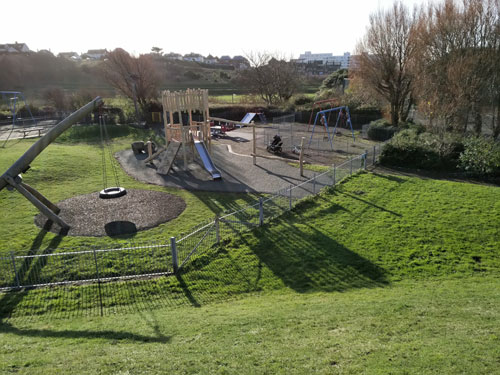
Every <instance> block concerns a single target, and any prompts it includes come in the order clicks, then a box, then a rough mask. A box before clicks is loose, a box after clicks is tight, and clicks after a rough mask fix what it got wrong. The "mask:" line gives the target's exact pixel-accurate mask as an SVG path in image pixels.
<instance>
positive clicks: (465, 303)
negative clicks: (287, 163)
mask: <svg viewBox="0 0 500 375" xmlns="http://www.w3.org/2000/svg"><path fill="white" fill-rule="evenodd" d="M499 290H500V281H499V279H498V278H493V277H490V278H475V277H470V278H464V279H462V280H457V279H455V280H444V281H419V282H415V281H405V282H400V283H397V284H396V285H394V286H391V287H387V288H375V289H358V290H351V291H348V292H345V293H339V292H334V293H308V294H297V293H294V292H291V291H289V290H282V291H279V292H273V293H264V294H260V295H257V296H250V297H248V298H245V299H242V300H239V301H233V302H231V303H222V304H210V305H207V306H202V307H200V308H191V307H180V308H175V309H172V308H163V309H160V310H154V309H153V310H150V309H146V310H143V311H130V312H128V313H122V314H120V315H119V316H117V315H110V316H105V317H104V318H89V317H75V318H72V319H56V318H52V319H50V320H45V319H38V320H14V321H7V322H5V321H4V322H2V323H0V342H1V344H0V353H1V355H2V361H0V372H2V373H18V374H46V373H51V374H70V373H72V374H73V373H78V374H97V373H99V374H146V373H155V374H160V373H175V374H211V373H217V374H311V373H319V374H360V373H363V374H458V373H461V374H495V373H496V374H498V358H499V355H500V332H499V327H498V320H499V319H500V313H499V311H500V294H499Z"/></svg>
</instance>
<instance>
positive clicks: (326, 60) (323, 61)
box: [295, 51, 351, 70]
mask: <svg viewBox="0 0 500 375" xmlns="http://www.w3.org/2000/svg"><path fill="white" fill-rule="evenodd" d="M295 62H296V63H297V64H320V65H324V66H337V65H338V66H340V69H349V65H350V63H351V54H350V52H345V53H344V54H343V55H341V56H333V54H332V53H311V51H306V52H305V53H303V54H301V55H300V56H299V58H298V59H297V60H295ZM329 70H330V69H329Z"/></svg>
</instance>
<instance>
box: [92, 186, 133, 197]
mask: <svg viewBox="0 0 500 375" xmlns="http://www.w3.org/2000/svg"><path fill="white" fill-rule="evenodd" d="M125 194H127V190H125V188H122V187H118V186H114V187H109V188H106V189H103V190H101V191H100V192H99V198H102V199H113V198H120V197H123V196H124V195H125Z"/></svg>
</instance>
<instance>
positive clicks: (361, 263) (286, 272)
mask: <svg viewBox="0 0 500 375" xmlns="http://www.w3.org/2000/svg"><path fill="white" fill-rule="evenodd" d="M279 223H280V225H279V229H277V227H276V226H273V227H269V226H265V227H262V228H259V229H258V230H257V233H256V237H257V238H258V239H259V241H258V244H257V245H256V246H253V247H252V250H253V251H254V253H255V254H256V255H257V257H258V258H259V260H260V261H261V262H262V263H263V264H264V265H265V266H266V267H267V268H269V269H270V270H271V271H272V272H273V274H274V275H275V276H277V277H279V278H280V279H281V280H282V281H283V283H284V284H285V285H286V286H288V287H290V288H292V289H293V290H295V291H297V292H315V291H327V292H331V291H345V290H349V289H353V288H367V287H380V286H384V285H387V284H388V281H387V279H386V276H385V272H384V270H383V269H382V268H380V267H378V266H377V265H375V264H373V263H372V262H370V261H369V260H368V259H365V258H363V257H361V256H360V255H358V254H356V253H355V252H354V251H351V250H349V249H348V248H346V247H345V246H343V245H342V244H340V243H338V242H337V241H335V239H334V235H335V234H334V233H333V234H331V233H329V234H325V233H323V232H321V231H319V230H317V229H316V228H314V227H313V226H311V225H308V224H300V225H296V224H295V223H293V222H289V221H287V220H286V219H284V220H279Z"/></svg>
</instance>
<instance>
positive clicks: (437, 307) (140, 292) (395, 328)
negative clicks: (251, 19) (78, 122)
mask: <svg viewBox="0 0 500 375" xmlns="http://www.w3.org/2000/svg"><path fill="white" fill-rule="evenodd" d="M122 141H123V142H122ZM120 142H122V143H120ZM28 143H29V142H28V141H22V142H19V143H14V144H12V145H9V146H10V147H8V148H6V149H3V150H1V151H2V154H1V155H2V156H1V158H0V163H1V164H0V166H1V167H4V165H6V166H8V165H9V163H8V162H6V161H4V160H5V159H6V158H7V157H6V156H4V155H9V157H11V158H12V159H13V160H15V158H16V156H15V155H14V156H10V153H5V151H9V150H10V151H11V152H13V151H17V152H18V153H21V152H22V150H24V149H25V148H26V147H27V145H28ZM127 143H129V139H127V138H123V139H117V140H116V147H125V146H126V145H127ZM16 147H17V148H16ZM47 151H49V150H47ZM42 155H44V154H42ZM75 158H77V159H78V158H80V159H82V158H83V159H84V160H85V161H84V162H81V163H79V164H78V165H77V167H78V169H75V168H76V167H75V163H74V159H75ZM99 160H100V153H99V152H98V149H97V146H94V145H92V144H78V143H77V144H68V143H64V144H57V145H51V146H50V153H49V152H47V154H46V155H44V159H41V160H40V162H39V164H36V163H33V171H30V172H29V173H28V174H27V177H26V181H27V182H28V183H30V181H31V182H33V185H34V186H36V187H37V188H39V189H40V190H41V191H42V192H44V193H46V194H47V196H48V197H49V198H51V199H52V200H54V201H57V200H59V199H64V198H66V197H69V196H72V195H76V194H85V193H88V192H91V191H97V190H99V188H100V187H99V181H100V171H99V170H97V171H96V170H95V168H94V167H92V165H94V163H97V165H98V164H99ZM37 161H38V159H37ZM4 169H6V167H5V168H4ZM75 170H76V171H78V173H75ZM30 173H31V175H30ZM51 173H53V174H55V175H56V176H57V179H55V178H54V179H52V178H49V177H47V176H51ZM28 177H29V179H30V180H28ZM121 178H122V179H123V181H124V183H123V184H124V185H126V186H127V187H129V186H130V187H141V188H148V189H161V188H159V187H154V186H149V185H143V184H140V183H138V182H136V181H134V180H132V179H130V178H129V177H127V176H126V175H124V174H123V173H122V174H121ZM56 183H57V185H56ZM168 191H170V190H168ZM171 192H172V193H174V194H180V195H182V196H183V197H184V198H185V199H186V201H187V202H188V207H187V209H186V211H185V212H184V213H183V214H182V215H181V216H180V217H179V218H178V219H176V220H174V221H172V222H171V223H167V224H165V225H163V226H161V228H155V229H152V230H149V231H145V232H140V233H138V234H137V235H136V237H135V238H134V240H135V239H138V240H144V239H150V238H156V239H160V238H163V237H166V238H168V236H170V234H171V233H172V232H173V231H174V230H182V228H189V224H192V222H196V221H199V220H201V219H202V218H203V217H204V216H206V215H212V214H213V213H214V212H216V211H217V210H222V209H225V208H229V209H230V208H232V207H235V206H234V205H235V204H237V203H243V202H245V200H248V199H251V198H252V197H249V196H248V195H242V196H232V195H228V196H225V195H223V194H191V193H187V192H182V191H174V190H172V191H171ZM16 195H17V194H16V193H10V192H5V191H2V192H0V205H1V207H2V217H1V218H0V219H1V226H0V231H1V233H0V241H2V242H1V245H2V247H1V248H2V249H9V247H12V246H13V245H15V246H17V247H18V248H24V247H26V246H27V247H28V249H29V246H32V243H33V242H34V240H35V239H37V238H38V240H37V241H38V242H39V243H40V244H43V245H44V246H48V245H50V244H51V243H54V241H51V238H52V239H54V237H53V236H52V235H51V234H50V233H44V234H43V236H41V235H40V231H39V230H38V229H37V228H36V227H35V226H34V225H33V221H32V220H33V219H32V218H33V215H34V214H35V213H36V210H35V209H34V208H32V207H31V205H30V204H29V203H27V202H25V200H24V198H21V197H16ZM5 207H7V208H6V209H5ZM39 237H41V239H40V238H39ZM58 241H59V242H57V244H58V245H59V246H60V247H62V246H68V245H70V246H72V245H77V244H78V245H81V244H85V243H92V242H93V240H92V239H88V238H86V239H85V238H78V237H75V238H62V239H60V240H58ZM115 241H125V239H113V240H111V239H98V240H97V242H102V243H103V245H107V244H110V243H114V242H115ZM499 249H500V189H499V188H498V187H493V186H484V185H475V184H469V183H459V182H450V181H438V180H431V179H420V178H413V177H403V176H390V175H381V174H375V173H362V174H359V175H356V176H354V177H352V178H349V179H347V180H345V181H344V182H343V183H342V184H341V185H340V186H338V187H337V188H336V189H331V190H327V191H324V192H322V193H321V194H320V195H318V196H316V197H314V198H308V199H306V200H304V201H302V202H300V203H299V204H298V205H297V206H296V207H295V208H294V209H293V210H292V211H291V212H289V213H287V214H285V215H283V216H282V217H280V218H278V219H276V220H274V221H273V222H272V224H270V225H266V226H263V227H261V228H257V229H255V230H254V231H252V232H248V233H245V234H243V235H242V236H241V237H232V238H225V239H223V245H222V246H220V247H213V248H212V249H211V250H210V251H207V252H205V253H201V254H197V256H196V257H194V258H193V259H192V261H191V262H190V263H188V264H187V266H186V267H185V269H183V271H182V272H181V273H180V274H179V275H177V276H176V277H162V278H157V279H153V280H146V279H144V280H136V281H131V282H121V283H107V284H103V285H102V290H101V292H102V298H103V305H104V311H103V312H104V317H102V318H101V317H99V313H100V311H99V299H98V289H97V286H96V285H83V286H68V287H64V288H50V289H38V290H31V291H24V292H21V293H7V294H0V319H2V320H1V323H0V342H1V344H0V359H1V360H0V371H3V372H5V373H10V372H18V373H30V374H32V373H70V372H72V373H103V374H108V373H110V374H111V373H122V374H126V373H130V374H133V373H167V372H170V373H186V374H188V373H249V374H251V373H269V374H274V373H300V374H310V373H314V372H317V373H325V374H330V373H351V374H359V373H370V374H372V373H374V374H388V373H395V374H404V373H407V374H419V373H421V374H428V373H436V374H438V373H439V374H441V373H466V374H476V373H477V374H492V373H495V372H496V373H500V372H499V371H498V368H499V364H500V362H499V358H500V329H499V325H498V321H499V318H500V316H499V315H500V313H499V311H500V309H499V307H500V298H499V297H500V292H499V290H500V272H499V271H500V260H499V257H498V255H499ZM4 251H5V250H4ZM33 315H39V316H33ZM9 317H10V318H9Z"/></svg>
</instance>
